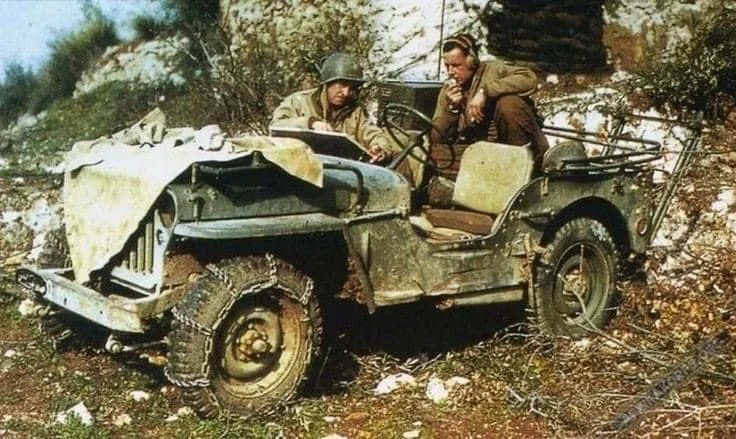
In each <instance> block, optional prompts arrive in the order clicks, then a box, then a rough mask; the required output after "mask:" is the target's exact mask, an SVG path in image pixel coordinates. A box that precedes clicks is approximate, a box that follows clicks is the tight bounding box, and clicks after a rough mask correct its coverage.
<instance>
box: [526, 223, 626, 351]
mask: <svg viewBox="0 0 736 439" xmlns="http://www.w3.org/2000/svg"><path fill="white" fill-rule="evenodd" d="M618 263H619V253H618V250H617V247H616V245H615V243H614V242H613V238H611V234H610V233H609V232H608V230H607V229H606V228H605V227H604V226H603V224H601V223H600V222H598V221H596V220H594V219H591V218H576V219H573V220H570V221H568V222H567V223H565V224H564V225H563V226H562V227H560V228H559V229H558V230H557V231H556V232H555V234H554V236H553V238H552V241H551V242H550V243H549V244H548V245H547V246H546V247H545V249H544V251H543V253H542V255H541V257H540V258H539V261H538V263H537V264H536V270H535V272H536V277H537V279H536V280H537V284H536V286H535V288H534V291H533V294H534V297H533V302H532V307H531V311H532V314H533V319H534V320H535V322H536V323H537V324H538V326H539V327H540V329H541V331H542V332H546V333H549V334H553V335H565V336H573V337H577V336H582V335H585V334H586V333H588V332H589V330H591V329H594V328H601V327H603V326H604V325H605V324H606V323H607V322H608V321H609V320H610V319H611V317H613V315H614V314H615V312H616V306H617V299H618V293H617V291H616V276H617V270H618Z"/></svg>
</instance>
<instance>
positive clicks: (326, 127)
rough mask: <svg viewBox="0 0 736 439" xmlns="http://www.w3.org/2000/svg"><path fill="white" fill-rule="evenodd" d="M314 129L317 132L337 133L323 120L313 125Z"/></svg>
mask: <svg viewBox="0 0 736 439" xmlns="http://www.w3.org/2000/svg"><path fill="white" fill-rule="evenodd" d="M312 129H314V130H317V131H335V129H334V128H332V125H330V124H329V123H327V122H325V121H323V120H317V121H315V122H314V123H313V124H312Z"/></svg>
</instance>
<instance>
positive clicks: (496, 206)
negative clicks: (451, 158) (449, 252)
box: [425, 142, 534, 235]
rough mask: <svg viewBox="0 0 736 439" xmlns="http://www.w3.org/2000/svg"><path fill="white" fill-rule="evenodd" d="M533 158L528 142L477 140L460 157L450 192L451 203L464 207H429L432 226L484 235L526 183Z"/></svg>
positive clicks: (531, 169) (530, 172)
mask: <svg viewBox="0 0 736 439" xmlns="http://www.w3.org/2000/svg"><path fill="white" fill-rule="evenodd" d="M533 169H534V157H533V156H532V153H531V150H530V148H529V145H524V146H512V145H505V144H501V143H493V142H476V143H473V144H472V145H470V146H468V148H467V149H466V150H465V152H464V153H463V156H462V160H461V162H460V169H459V171H458V174H457V180H456V181H455V188H454V190H453V193H452V204H453V205H454V206H457V207H460V208H463V209H467V210H457V209H428V210H427V211H425V217H426V218H427V220H428V221H429V222H430V223H431V224H432V226H434V227H442V228H450V229H457V230H462V231H465V232H468V233H472V234H476V235H487V234H490V233H491V231H492V230H493V225H494V222H495V221H494V220H495V218H496V217H497V216H498V215H499V214H500V213H501V212H503V210H504V209H505V208H506V205H507V204H508V203H509V201H510V200H511V197H513V196H514V194H516V192H517V191H518V190H519V189H520V188H521V187H522V186H523V185H525V184H526V183H528V182H529V180H530V179H531V176H532V172H533Z"/></svg>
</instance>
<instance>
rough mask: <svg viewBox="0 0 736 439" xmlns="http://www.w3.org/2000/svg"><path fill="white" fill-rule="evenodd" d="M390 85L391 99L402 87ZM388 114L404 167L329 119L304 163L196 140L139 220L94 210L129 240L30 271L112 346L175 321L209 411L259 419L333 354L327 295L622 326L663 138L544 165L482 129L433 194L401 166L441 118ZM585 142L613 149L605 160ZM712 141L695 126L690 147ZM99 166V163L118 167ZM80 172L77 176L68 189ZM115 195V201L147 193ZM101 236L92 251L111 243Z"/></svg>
mask: <svg viewBox="0 0 736 439" xmlns="http://www.w3.org/2000/svg"><path fill="white" fill-rule="evenodd" d="M391 87H392V89H391V90H389V91H386V90H384V95H383V96H384V98H386V97H387V96H396V90H400V89H401V84H396V83H395V84H392V85H391ZM407 87H408V88H407V89H406V90H404V91H405V92H406V93H405V96H406V97H408V98H409V99H411V97H412V91H413V90H414V89H412V86H411V84H410V85H408V86H407ZM421 88H422V91H423V92H424V91H425V90H424V88H426V86H422V87H421ZM418 113H419V114H418ZM381 114H382V122H383V124H384V125H385V126H386V129H387V130H390V131H393V132H394V133H395V134H398V135H397V136H395V137H397V138H401V139H405V140H406V148H405V150H404V151H403V152H402V154H399V156H398V157H397V158H396V160H395V161H394V163H392V164H391V165H390V166H387V167H381V166H375V165H371V164H368V163H364V162H361V161H359V160H353V159H350V158H345V157H357V156H359V155H360V154H359V153H358V154H353V153H349V154H348V153H346V154H345V155H344V157H339V156H335V155H322V154H319V153H320V151H330V152H331V153H334V151H339V150H340V149H341V148H343V147H344V148H350V146H349V145H348V146H342V144H341V142H342V143H345V142H347V143H350V142H349V139H345V138H343V137H342V136H332V135H325V136H323V137H320V136H314V135H313V134H312V133H307V134H305V136H306V137H302V139H305V140H307V141H309V142H310V146H311V148H307V151H306V152H305V151H304V149H303V148H302V149H300V148H301V146H303V145H306V144H305V143H304V142H302V141H301V140H296V139H290V141H291V142H296V143H294V145H296V147H295V149H294V150H293V151H298V154H301V155H299V159H298V160H296V161H295V160H293V156H292V155H290V154H291V153H290V154H282V155H278V154H274V153H273V152H272V151H271V150H269V149H268V148H260V147H252V145H256V144H258V145H260V143H257V142H256V143H254V142H255V140H253V139H250V138H243V139H240V143H239V144H240V145H241V147H242V149H241V150H240V151H241V152H240V153H239V154H235V155H234V156H232V157H224V158H223V157H222V156H218V157H217V159H213V158H212V157H210V156H209V155H207V154H208V153H207V152H206V151H204V152H200V153H198V154H200V155H196V154H194V153H192V154H194V155H193V157H194V158H193V159H192V160H190V161H189V162H183V165H180V166H181V169H178V170H176V171H175V172H172V174H171V176H170V177H167V178H166V179H165V181H163V182H159V183H157V184H159V185H160V186H159V187H156V188H155V189H154V190H152V191H150V192H151V193H152V195H150V196H149V198H148V199H146V200H144V201H143V204H131V206H143V207H138V208H137V209H138V210H139V211H138V212H137V213H136V214H134V215H132V216H130V215H129V212H128V213H125V212H123V210H124V209H123V210H118V211H115V212H105V211H97V212H96V215H97V216H98V218H94V217H93V218H88V216H90V215H86V216H85V217H84V218H80V221H81V222H80V223H78V224H86V225H87V226H85V227H93V226H95V225H96V224H97V222H98V221H103V219H101V218H102V217H103V216H107V217H108V218H106V219H104V221H107V222H108V223H109V224H108V225H109V226H110V227H109V228H107V229H101V230H116V224H117V222H116V221H119V222H121V223H122V222H123V221H126V222H127V224H128V225H127V226H126V227H127V230H129V232H126V233H125V236H123V237H122V239H119V240H118V242H119V244H117V245H112V246H111V248H106V249H105V251H100V252H98V253H99V255H102V256H99V255H98V256H99V257H98V259H95V260H93V261H92V262H91V263H86V264H85V263H83V261H80V263H78V264H76V265H74V269H73V270H72V269H62V268H58V269H40V268H36V267H25V268H23V269H21V270H19V271H18V273H17V280H18V282H19V283H20V284H21V285H22V286H24V287H25V288H26V289H27V290H28V291H30V292H31V293H33V294H34V296H35V297H36V299H37V300H39V301H40V302H42V303H45V304H46V305H48V307H47V309H48V311H49V312H48V313H47V315H46V317H45V318H47V319H48V318H55V319H57V320H59V318H60V317H59V316H60V315H63V314H64V313H70V314H74V315H76V316H81V317H83V318H85V319H86V320H88V321H90V322H94V324H96V325H98V326H100V327H101V328H106V329H107V330H108V331H109V337H108V340H107V343H106V348H107V349H108V350H109V351H111V352H121V351H128V350H134V349H136V348H137V347H139V346H140V345H141V344H136V343H133V342H131V341H130V340H133V339H135V340H137V341H139V340H140V338H141V337H142V338H143V339H144V340H145V338H146V337H147V336H149V334H150V337H151V338H153V337H154V335H153V334H160V330H157V331H154V330H153V329H154V328H158V329H160V328H161V327H163V328H165V329H166V331H168V332H167V334H166V337H165V338H164V341H165V343H166V345H167V349H168V362H167V365H166V369H165V371H166V375H167V377H168V378H169V379H170V380H171V381H172V382H173V383H175V384H176V385H178V386H181V387H182V389H184V392H185V395H187V397H188V398H189V400H190V402H191V403H192V405H193V407H194V408H195V409H196V410H197V411H198V412H199V413H200V414H202V415H205V416H211V415H215V414H217V413H219V412H228V413H232V414H235V415H239V416H248V415H251V414H253V413H259V412H262V411H265V410H270V409H272V408H274V407H276V406H278V405H279V404H281V403H283V402H285V401H287V400H289V399H291V398H293V397H294V396H295V395H296V394H297V393H298V391H299V390H300V388H301V387H302V384H303V383H304V382H305V381H306V379H307V377H308V376H309V375H310V373H311V372H312V366H313V365H314V364H315V360H316V359H317V358H319V356H320V353H321V342H322V327H323V321H322V319H323V315H322V312H321V307H322V306H323V305H324V304H325V303H326V302H327V301H330V300H337V299H347V300H355V301H357V302H359V303H361V304H364V305H365V308H366V311H367V312H371V311H373V310H375V309H376V308H378V307H385V306H391V305H395V304H400V303H408V302H416V301H431V302H433V303H434V304H436V306H437V307H439V308H442V309H447V308H453V307H462V306H476V305H489V304H494V303H502V302H522V303H526V304H527V307H528V309H529V310H530V313H531V318H532V319H534V321H535V322H536V323H537V324H538V326H539V328H541V330H543V331H548V332H550V333H555V334H567V335H578V334H584V333H586V331H587V330H589V329H591V328H592V327H597V326H601V325H603V324H605V323H606V321H607V319H608V318H609V317H610V316H611V315H612V313H613V312H614V311H615V306H616V278H617V275H618V271H619V267H620V266H621V265H622V264H624V263H626V262H627V261H632V260H636V259H638V258H639V257H641V256H642V255H644V254H645V252H646V250H647V247H648V245H649V242H650V238H651V237H652V233H653V231H654V230H655V229H656V227H657V226H658V221H661V217H662V215H663V209H664V208H665V207H666V201H667V200H664V202H661V200H660V203H659V204H655V203H654V201H655V200H654V198H653V197H652V196H651V194H650V193H649V192H648V190H649V189H650V188H651V186H652V173H653V170H652V167H651V166H649V164H650V163H652V162H654V161H655V160H657V159H659V158H660V152H659V144H658V143H657V142H653V141H647V140H641V139H631V138H628V137H627V138H626V139H625V142H626V144H627V145H628V146H627V147H626V148H625V149H618V148H617V146H618V142H619V141H621V140H622V139H621V138H619V137H618V136H619V134H620V132H621V131H620V130H619V131H618V132H614V133H613V134H612V135H611V136H610V137H609V139H608V141H606V142H600V141H599V140H597V137H596V136H595V135H591V134H592V133H580V132H575V131H569V130H561V129H554V128H548V129H547V130H546V131H547V133H548V134H550V135H557V136H560V137H562V138H563V139H565V140H566V142H563V143H561V144H560V145H559V146H556V147H553V148H552V149H550V151H549V152H548V154H547V157H546V160H545V169H544V171H543V172H542V173H540V174H538V175H533V174H532V167H533V164H532V159H531V157H530V154H529V153H528V151H527V150H526V149H525V148H524V147H516V146H508V145H503V144H496V143H490V142H479V143H478V144H475V145H471V146H470V147H468V149H467V150H466V151H465V153H464V155H463V158H462V162H461V163H460V166H459V173H458V176H457V180H456V182H455V184H454V188H452V197H451V200H450V204H451V206H450V207H449V208H433V207H432V206H429V208H427V207H426V206H422V205H419V204H418V203H417V201H416V200H417V198H418V196H419V195H418V194H417V189H415V188H413V187H412V184H410V182H409V181H407V179H406V178H404V177H403V176H402V175H401V174H400V173H397V172H396V171H395V169H394V168H396V166H397V164H399V162H400V161H402V160H418V159H419V160H421V159H422V157H425V158H426V155H424V154H422V152H423V151H422V150H425V151H424V152H426V153H431V151H426V148H427V147H426V146H424V145H423V141H422V140H423V139H424V138H425V137H426V136H422V129H421V128H420V129H416V127H417V126H420V127H421V126H422V124H423V122H422V120H424V122H426V116H425V117H424V118H423V119H422V114H421V113H420V112H417V111H416V110H412V109H411V107H408V106H406V105H403V104H396V103H389V104H387V103H382V104H381ZM407 117H408V118H410V119H411V118H416V117H418V118H419V122H417V121H416V120H412V121H410V122H407V121H406V120H407ZM621 125H623V122H622V123H621ZM424 127H425V128H427V130H428V129H431V127H428V126H427V125H426V123H424ZM427 130H424V131H425V134H426V131H427ZM396 132H399V133H396ZM282 134H283V133H282ZM302 134H304V133H302ZM295 136H296V137H300V135H298V134H295ZM307 137H309V138H308V139H307ZM273 139H277V138H276V137H274V138H273ZM263 141H264V139H263V138H261V139H260V140H258V142H263ZM581 141H585V142H592V143H594V144H598V145H599V146H602V149H600V150H601V151H602V152H601V153H600V155H598V156H595V157H590V156H589V154H588V153H586V149H585V147H583V146H582V143H581ZM696 144H697V139H696V137H693V139H692V140H691V141H690V142H689V143H688V145H686V146H687V148H690V149H692V148H694V147H695V145H696ZM290 145H291V144H290ZM632 145H634V146H635V147H632ZM146 148H147V149H146V151H148V150H149V149H150V151H155V150H156V149H157V148H160V147H159V146H156V145H154V146H153V147H152V148H148V147H146ZM144 149H145V148H144ZM287 149H288V148H287ZM146 151H144V152H142V153H141V154H154V152H150V153H149V152H146ZM290 151H291V150H290ZM156 154H162V157H163V160H164V162H165V157H166V154H164V153H162V152H160V151H159V152H158V153H156ZM171 154H172V156H173V154H179V152H178V150H172V151H171ZM213 154H214V153H213ZM338 155H339V154H338ZM141 157H147V156H141ZM284 157H286V158H284ZM141 159H143V158H141ZM101 160H102V164H97V163H99V162H95V161H94V160H92V161H88V162H85V166H87V167H89V168H90V170H94V168H95V167H100V166H103V167H104V163H105V162H104V160H105V159H104V158H103V159H101ZM427 162H428V163H427V165H428V166H432V163H431V161H430V160H427ZM304 163H308V164H309V165H308V166H307V165H304ZM302 165H303V166H302ZM685 165H686V163H685V162H683V163H681V164H678V166H680V168H682V167H684V166H685ZM305 166H306V168H309V166H311V168H309V169H306V168H305ZM82 169H84V168H82ZM305 169H306V170H305ZM315 170H316V171H315ZM312 171H315V172H317V173H316V174H315V173H314V172H312ZM99 172H101V174H104V171H103V170H99ZM80 175H81V174H80ZM73 178H75V176H74V175H73V172H70V173H68V175H67V188H73V187H74V186H73V181H72V180H70V179H73ZM135 181H137V182H139V183H140V185H142V186H141V187H143V186H145V185H149V184H150V182H148V181H147V180H145V179H144V178H142V177H140V176H137V177H136V179H135ZM112 184H116V182H115V181H113V183H112ZM117 184H118V185H120V183H119V181H117ZM670 187H672V186H670ZM144 189H145V188H144ZM65 190H66V189H65ZM80 190H81V189H80ZM116 190H118V192H116V193H115V195H114V197H113V199H114V200H116V201H115V202H114V203H111V204H110V205H111V206H118V205H120V203H123V204H124V202H125V200H124V198H125V197H126V195H125V194H126V193H132V192H126V191H125V188H116ZM136 193H138V191H136ZM71 196H73V194H70V197H71ZM85 197H86V196H85ZM85 197H80V198H85ZM665 198H666V197H665ZM91 205H92V206H94V203H92V204H91ZM69 208H70V207H69V206H67V207H66V212H67V215H74V213H73V212H70V210H69ZM78 224H77V227H76V228H75V230H72V231H70V230H67V232H68V234H69V237H70V240H72V239H79V237H80V235H84V231H83V230H82V231H80V230H79V227H78ZM68 227H69V224H67V228H68ZM101 233H103V232H96V234H95V235H94V236H95V238H94V239H93V240H92V241H94V244H95V245H97V244H99V245H103V244H105V242H106V236H100V234H101ZM70 245H71V243H70ZM72 247H73V246H72ZM78 247H81V248H79V249H78V250H79V254H82V255H85V251H88V250H90V249H88V248H87V247H84V245H82V246H79V245H78ZM90 251H91V250H90ZM72 257H73V258H74V252H73V254H72ZM80 257H81V256H80ZM100 258H101V259H100ZM93 259H94V258H93ZM81 266H84V267H86V269H84V270H81V269H80V267H81ZM51 326H53V325H51ZM133 335H137V338H132V337H131V336H133ZM153 341H155V340H153ZM159 341H160V336H159ZM143 344H145V343H143Z"/></svg>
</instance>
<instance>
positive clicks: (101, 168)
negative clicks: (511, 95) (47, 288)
mask: <svg viewBox="0 0 736 439" xmlns="http://www.w3.org/2000/svg"><path fill="white" fill-rule="evenodd" d="M151 120H154V123H150V122H151ZM163 120H164V119H163V114H161V113H160V112H159V114H154V113H151V114H149V115H147V116H146V118H144V119H143V120H142V121H141V122H138V123H137V124H136V125H134V126H132V127H131V128H129V129H127V130H124V131H122V132H120V133H116V135H113V136H112V137H110V138H101V139H98V140H94V141H83V142H78V143H77V144H75V145H74V147H73V148H72V151H70V152H69V153H68V155H67V157H66V162H65V166H66V168H65V175H64V190H63V201H64V224H65V226H66V233H67V239H68V241H69V250H70V254H71V260H72V268H73V269H74V274H75V277H76V280H77V281H78V282H80V283H83V282H86V281H88V280H89V278H90V274H91V273H92V272H93V271H95V270H98V269H100V268H102V267H104V266H105V265H106V264H107V263H108V262H109V261H110V259H111V258H112V257H113V256H115V255H116V254H117V253H119V252H120V251H121V250H122V249H123V247H124V245H125V243H126V242H127V240H128V238H129V237H130V235H131V234H132V233H133V232H135V230H136V229H137V228H138V224H139V223H140V221H141V220H142V219H143V217H144V216H145V214H146V213H147V212H148V211H149V209H150V207H151V206H152V205H153V203H154V202H155V201H156V199H157V198H158V196H159V195H160V194H161V192H162V191H163V190H164V188H165V187H166V185H167V184H168V183H170V182H171V181H172V180H173V179H174V178H176V177H177V176H178V175H180V174H181V173H182V172H184V171H185V170H186V169H187V168H189V167H190V166H191V165H192V164H194V163H198V162H227V161H231V160H236V159H238V158H242V157H245V156H247V155H249V154H252V153H253V151H260V152H261V153H262V154H263V156H264V157H265V158H266V160H268V161H270V162H272V163H274V164H276V165H277V166H279V167H281V168H282V169H284V170H285V171H286V172H288V173H289V174H291V175H293V176H295V177H297V178H300V179H302V180H305V181H307V182H309V183H311V184H314V185H316V186H320V187H321V186H322V178H323V174H322V172H323V170H322V163H321V162H320V161H319V160H318V159H317V157H316V156H315V155H314V154H313V153H312V151H311V149H310V148H309V146H308V145H307V144H306V143H304V142H302V141H300V140H297V139H288V138H276V137H274V138H272V137H264V136H246V137H240V138H225V137H224V136H223V135H222V133H221V132H220V131H219V128H217V127H215V126H208V127H205V128H203V129H201V130H193V129H191V128H183V129H175V130H169V131H166V134H164V129H163V126H162V125H163V123H162V121H163ZM142 122H145V123H142ZM131 143H132V144H131Z"/></svg>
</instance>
